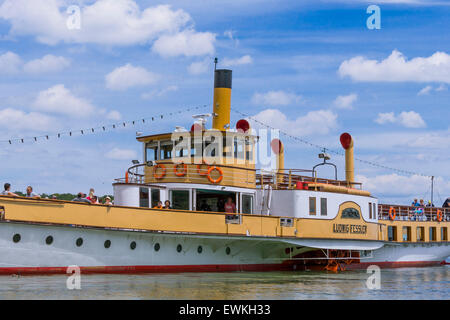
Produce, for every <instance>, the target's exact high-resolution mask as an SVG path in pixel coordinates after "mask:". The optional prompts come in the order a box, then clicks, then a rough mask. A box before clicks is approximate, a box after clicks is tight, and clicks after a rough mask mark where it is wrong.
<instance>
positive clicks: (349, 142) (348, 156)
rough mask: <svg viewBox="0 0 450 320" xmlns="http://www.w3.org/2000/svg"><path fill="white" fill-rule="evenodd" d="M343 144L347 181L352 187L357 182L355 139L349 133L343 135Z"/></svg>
mask: <svg viewBox="0 0 450 320" xmlns="http://www.w3.org/2000/svg"><path fill="white" fill-rule="evenodd" d="M340 140H341V144H342V147H343V148H344V149H345V180H346V181H347V184H348V185H349V186H350V187H351V186H352V182H354V181H355V160H354V158H353V138H352V136H351V135H350V134H348V133H346V132H345V133H343V134H341V138H340Z"/></svg>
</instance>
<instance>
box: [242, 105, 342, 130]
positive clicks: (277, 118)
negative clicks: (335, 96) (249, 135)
mask: <svg viewBox="0 0 450 320" xmlns="http://www.w3.org/2000/svg"><path fill="white" fill-rule="evenodd" d="M252 118H254V119H256V120H258V121H261V122H262V123H264V124H267V125H270V126H271V127H274V128H276V129H280V130H282V131H284V132H287V133H290V134H292V135H298V136H306V135H312V134H327V133H329V132H330V131H331V130H332V129H334V128H336V127H337V115H336V114H335V113H333V112H332V111H329V110H317V111H310V112H308V113H307V114H306V115H304V116H301V117H298V118H296V119H289V118H288V117H287V116H286V115H285V114H284V113H282V112H281V111H279V110H277V109H267V110H264V111H261V112H260V113H258V114H257V115H255V116H253V117H252ZM250 120H251V119H250ZM255 125H256V126H257V127H258V126H259V125H258V123H255Z"/></svg>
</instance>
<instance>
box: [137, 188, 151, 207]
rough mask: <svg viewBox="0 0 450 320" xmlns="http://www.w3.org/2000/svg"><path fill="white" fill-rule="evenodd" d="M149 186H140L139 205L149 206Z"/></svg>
mask: <svg viewBox="0 0 450 320" xmlns="http://www.w3.org/2000/svg"><path fill="white" fill-rule="evenodd" d="M148 204H149V203H148V188H142V187H141V188H139V207H141V208H148Z"/></svg>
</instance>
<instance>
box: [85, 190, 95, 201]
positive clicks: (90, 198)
mask: <svg viewBox="0 0 450 320" xmlns="http://www.w3.org/2000/svg"><path fill="white" fill-rule="evenodd" d="M94 192H95V190H94V188H91V189H89V196H88V197H86V199H88V200H89V201H91V202H92V199H93V198H94ZM93 203H94V202H93Z"/></svg>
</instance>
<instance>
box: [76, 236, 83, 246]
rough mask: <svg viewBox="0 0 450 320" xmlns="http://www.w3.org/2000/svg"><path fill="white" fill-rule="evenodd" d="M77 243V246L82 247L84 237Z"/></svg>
mask: <svg viewBox="0 0 450 320" xmlns="http://www.w3.org/2000/svg"><path fill="white" fill-rule="evenodd" d="M75 244H76V245H77V247H81V246H82V245H83V238H78V239H77V241H76V242H75Z"/></svg>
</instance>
